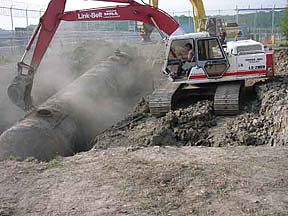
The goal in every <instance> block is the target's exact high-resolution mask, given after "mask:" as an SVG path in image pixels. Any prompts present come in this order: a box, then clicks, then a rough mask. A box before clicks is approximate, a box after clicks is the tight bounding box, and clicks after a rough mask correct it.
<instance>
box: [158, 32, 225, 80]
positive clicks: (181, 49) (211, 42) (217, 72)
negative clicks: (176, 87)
mask: <svg viewBox="0 0 288 216" xmlns="http://www.w3.org/2000/svg"><path fill="white" fill-rule="evenodd" d="M187 44H191V49H190V51H189V50H187V49H186V45H187ZM191 53H192V55H193V57H192V58H188V56H189V55H191ZM185 55H186V56H185ZM187 59H188V60H187ZM228 68H229V62H228V59H227V56H226V54H225V52H224V50H223V48H222V46H221V43H220V40H219V38H218V37H209V35H208V33H192V34H187V35H181V36H175V37H171V39H170V41H169V42H168V52H167V53H166V62H165V64H164V68H163V72H164V74H167V75H168V76H169V77H170V78H171V79H172V80H173V81H176V82H177V81H181V82H184V81H187V80H189V77H190V76H191V75H199V74H202V75H205V78H207V79H217V78H221V77H222V76H223V74H224V73H225V72H226V71H227V70H228Z"/></svg>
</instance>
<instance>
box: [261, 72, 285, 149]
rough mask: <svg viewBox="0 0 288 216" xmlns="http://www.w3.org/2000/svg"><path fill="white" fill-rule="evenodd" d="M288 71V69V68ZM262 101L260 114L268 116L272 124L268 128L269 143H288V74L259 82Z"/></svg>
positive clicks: (274, 144)
mask: <svg viewBox="0 0 288 216" xmlns="http://www.w3.org/2000/svg"><path fill="white" fill-rule="evenodd" d="M287 72H288V70H287ZM256 92H257V95H258V98H259V99H260V101H261V108H260V112H259V113H260V115H262V116H265V117H266V118H268V119H269V120H270V121H271V122H272V125H271V127H269V128H268V134H269V135H270V142H269V144H271V145H273V146H279V145H287V144H288V136H287V134H288V103H287V101H288V76H279V77H275V78H274V79H271V80H267V81H266V82H264V83H261V84H258V85H257V87H256Z"/></svg>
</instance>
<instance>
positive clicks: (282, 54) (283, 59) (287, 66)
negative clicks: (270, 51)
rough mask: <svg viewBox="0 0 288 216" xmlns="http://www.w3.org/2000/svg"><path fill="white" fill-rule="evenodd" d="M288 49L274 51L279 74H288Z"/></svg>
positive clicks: (276, 68)
mask: <svg viewBox="0 0 288 216" xmlns="http://www.w3.org/2000/svg"><path fill="white" fill-rule="evenodd" d="M287 59H288V49H281V50H277V51H275V53H274V62H275V71H276V73H277V74H278V75H287V74H288V61H287Z"/></svg>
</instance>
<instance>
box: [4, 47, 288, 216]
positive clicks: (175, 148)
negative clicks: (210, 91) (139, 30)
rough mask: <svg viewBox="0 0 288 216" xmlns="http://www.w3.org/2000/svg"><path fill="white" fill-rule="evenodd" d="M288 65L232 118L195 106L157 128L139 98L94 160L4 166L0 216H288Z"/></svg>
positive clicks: (283, 60) (99, 139)
mask: <svg viewBox="0 0 288 216" xmlns="http://www.w3.org/2000/svg"><path fill="white" fill-rule="evenodd" d="M287 59H288V52H287V51H279V52H277V53H276V71H277V77H275V78H274V79H272V80H269V81H258V82H257V83H256V84H255V85H254V89H255V94H254V96H253V97H251V91H252V90H253V89H252V90H247V93H246V100H245V104H244V107H243V111H242V112H241V114H240V115H239V116H237V117H216V116H214V114H213V109H212V104H211V102H210V101H208V100H201V101H196V102H194V103H193V104H190V105H189V104H188V105H187V106H185V107H182V108H181V109H178V110H175V111H172V112H170V113H168V114H167V115H166V116H164V117H162V118H158V119H156V118H154V117H151V116H150V114H149V110H148V109H147V102H146V101H145V98H144V99H142V100H141V102H140V103H139V104H138V105H137V106H136V108H135V109H134V110H132V111H131V112H130V114H129V115H128V116H127V117H125V118H123V120H122V121H120V122H118V123H117V124H115V125H114V126H112V127H111V128H109V129H107V130H105V131H103V133H101V134H99V135H98V136H96V137H95V139H94V141H93V144H94V148H93V149H92V150H91V151H90V152H86V153H79V154H77V155H75V156H73V157H67V158H61V157H57V158H55V159H54V160H52V161H50V162H48V163H44V162H38V161H35V160H33V159H32V158H28V159H27V160H26V161H24V162H18V161H16V160H17V158H14V159H13V158H11V160H8V161H3V162H0V215H3V216H4V215H35V216H36V215H123V216H124V215H165V216H166V215H181V216H182V215H219V216H220V215H253V216H254V215H255V216H264V215H265V216H266V215H271V216H272V215H277V216H284V215H288V195H287V192H288V191H287V190H288V181H287V179H288V171H287V163H288V148H287V144H288V142H287V134H288V104H287V99H288V98H287V95H288V94H287V93H288V77H287V73H288V66H287ZM250 89H251V88H250ZM219 147H221V148H219Z"/></svg>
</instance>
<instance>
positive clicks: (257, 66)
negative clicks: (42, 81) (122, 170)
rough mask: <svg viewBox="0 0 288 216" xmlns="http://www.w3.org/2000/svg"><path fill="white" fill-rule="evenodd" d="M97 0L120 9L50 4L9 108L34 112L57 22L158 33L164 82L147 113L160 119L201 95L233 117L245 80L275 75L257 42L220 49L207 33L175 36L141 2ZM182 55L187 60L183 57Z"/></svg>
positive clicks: (169, 23) (173, 26) (61, 0)
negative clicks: (129, 26) (139, 26)
mask: <svg viewBox="0 0 288 216" xmlns="http://www.w3.org/2000/svg"><path fill="white" fill-rule="evenodd" d="M101 1H103V2H114V3H121V5H116V6H109V7H102V8H93V9H85V10H76V11H65V5H66V0H51V1H50V3H49V4H48V7H47V9H46V11H45V13H44V15H43V16H42V17H41V18H40V21H39V24H38V26H37V27H36V28H35V31H34V33H33V34H32V36H31V39H30V41H29V43H28V44H27V46H26V49H25V52H24V54H23V56H22V58H21V60H20V62H19V63H18V65H17V66H18V71H17V76H16V77H15V78H14V80H13V82H12V84H11V85H10V86H9V87H8V96H9V97H10V99H11V100H12V102H13V103H14V104H16V105H17V106H19V107H20V108H22V109H23V110H26V111H29V110H31V109H33V101H32V97H31V90H32V87H33V78H34V76H35V73H36V72H37V69H38V67H39V65H40V63H41V60H42V59H43V57H44V55H45V52H46V50H47V48H48V46H49V44H50V43H51V41H52V39H53V36H54V35H55V33H56V31H57V28H58V26H59V24H60V23H61V21H62V20H63V21H107V20H134V21H138V22H144V23H146V24H148V25H151V26H153V27H154V28H156V29H157V30H158V32H159V33H160V35H161V36H162V38H163V39H165V42H166V45H167V48H166V55H165V62H164V65H163V68H162V72H163V74H164V75H165V77H167V82H165V83H163V85H161V87H160V88H158V89H156V90H155V91H154V92H153V94H152V95H151V97H150V101H149V108H150V112H151V113H152V114H153V115H155V116H161V115H164V114H165V113H167V112H169V111H170V110H171V109H173V108H174V107H175V105H177V103H178V102H179V100H180V98H181V97H180V96H183V93H184V94H186V93H187V94H191V93H192V94H196V95H198V94H200V95H201V94H204V93H206V92H209V94H211V95H212V96H214V110H215V112H216V113H217V114H220V115H222V114H237V113H238V112H239V107H240V101H239V99H240V95H241V94H240V93H241V89H242V87H243V84H244V82H245V80H247V79H254V78H267V77H271V76H273V75H274V66H273V53H272V52H270V51H267V50H265V49H264V46H263V45H262V44H260V43H258V42H256V41H253V40H246V41H235V42H228V43H227V48H226V50H224V49H223V47H222V46H221V43H220V40H219V38H218V37H213V36H210V35H209V33H207V32H201V33H190V34H183V35H176V33H177V32H178V31H179V29H180V25H179V24H178V23H177V22H176V21H175V20H174V19H173V17H171V16H170V15H169V14H167V13H166V12H164V11H162V10H160V9H158V8H155V7H153V6H151V5H149V4H146V3H144V2H142V3H138V2H136V1H134V0H101ZM35 41H36V44H35V48H34V52H33V55H32V59H31V61H30V63H29V64H28V63H26V62H25V61H26V58H27V54H28V52H29V51H30V50H31V49H32V47H34V43H35ZM187 45H188V47H189V50H187ZM187 53H188V55H190V57H191V58H190V59H188V58H185V56H186V57H187ZM207 94H208V93H207ZM182 98H183V97H182Z"/></svg>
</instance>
